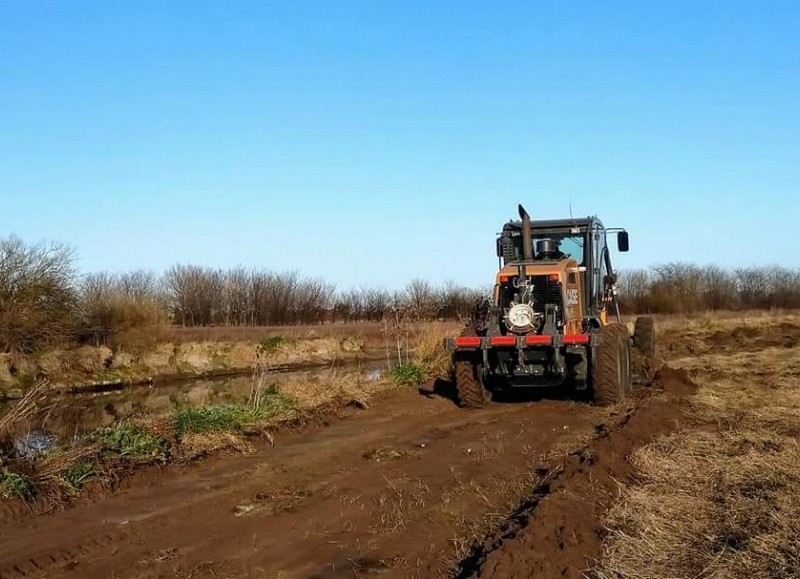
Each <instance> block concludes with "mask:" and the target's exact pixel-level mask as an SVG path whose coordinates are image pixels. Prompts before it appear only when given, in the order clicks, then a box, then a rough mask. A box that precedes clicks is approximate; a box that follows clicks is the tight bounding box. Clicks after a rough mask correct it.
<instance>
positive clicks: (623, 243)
mask: <svg viewBox="0 0 800 579" xmlns="http://www.w3.org/2000/svg"><path fill="white" fill-rule="evenodd" d="M628 241H629V240H628V232H627V231H620V232H619V233H617V249H619V250H620V251H621V252H622V253H625V252H626V251H628V250H629V249H630V245H629V244H628Z"/></svg>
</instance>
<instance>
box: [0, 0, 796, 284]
mask: <svg viewBox="0 0 800 579" xmlns="http://www.w3.org/2000/svg"><path fill="white" fill-rule="evenodd" d="M0 201H2V205H1V206H0V207H2V229H1V230H0V236H5V235H7V234H12V233H13V234H16V235H18V236H20V237H22V238H23V239H25V240H27V241H36V240H41V239H44V238H48V239H56V240H60V241H65V242H68V243H70V244H71V245H73V246H74V247H75V248H76V249H77V250H78V251H79V254H80V256H81V261H80V265H81V267H82V268H83V269H84V270H87V271H88V270H98V269H109V270H112V271H116V270H124V269H130V268H140V267H144V268H152V269H155V270H160V269H163V268H165V267H167V266H169V265H171V264H173V263H176V262H181V263H198V264H204V265H212V266H229V265H237V264H242V265H246V266H251V265H252V266H264V267H269V268H274V269H279V270H284V269H298V270H299V271H301V272H302V273H305V274H314V275H319V276H322V277H324V278H327V279H329V280H331V281H334V282H336V283H338V284H340V285H342V286H349V285H358V284H362V283H364V284H379V285H384V286H387V287H398V286H401V285H403V284H404V283H405V282H406V281H407V280H408V279H409V278H411V277H414V276H420V277H424V278H427V279H429V280H431V281H434V282H441V281H444V280H446V279H453V280H456V281H459V282H463V283H467V284H485V283H487V282H488V281H489V280H490V278H491V276H492V275H493V272H494V266H495V258H494V234H495V232H496V231H497V230H498V229H499V228H500V227H501V225H502V223H503V222H504V221H505V220H506V219H507V218H509V217H512V216H514V214H515V208H516V203H517V202H519V201H522V202H524V203H525V204H526V205H527V207H528V209H529V211H530V212H531V214H532V215H533V216H534V217H548V218H550V217H561V216H565V215H567V214H568V212H569V205H570V202H571V204H572V209H573V213H574V214H575V215H576V216H577V215H586V214H589V213H597V214H599V215H600V216H601V217H602V218H603V219H604V221H605V222H606V224H607V225H614V226H626V227H627V228H628V229H629V230H630V232H631V244H632V250H631V253H629V254H626V255H623V256H617V260H616V264H617V266H618V267H636V266H644V265H648V264H652V263H661V262H667V261H675V260H691V261H698V262H702V263H706V262H716V263H719V264H722V265H725V266H735V265H750V264H754V263H761V262H770V263H785V264H789V265H791V266H800V251H798V249H800V228H798V224H797V222H798V219H800V2H797V1H792V2H789V1H787V2H768V1H766V2H764V1H762V2H755V1H754V2H740V1H736V0H732V1H717V2H702V1H686V2H642V1H627V2H569V1H563V0H559V1H552V2H549V1H548V2H533V1H521V2H497V1H494V2H465V1H463V0H461V1H458V2H455V1H433V0H420V1H417V0H413V1H404V2H393V3H389V2H380V1H376V0H365V1H362V2H302V1H296V0H292V1H282V2H266V1H257V2H179V1H176V0H171V1H169V2H161V1H159V2H154V1H138V2H106V1H104V2H93V3H88V2H78V1H72V2H36V1H33V0H23V1H9V0H3V1H2V2H0Z"/></svg>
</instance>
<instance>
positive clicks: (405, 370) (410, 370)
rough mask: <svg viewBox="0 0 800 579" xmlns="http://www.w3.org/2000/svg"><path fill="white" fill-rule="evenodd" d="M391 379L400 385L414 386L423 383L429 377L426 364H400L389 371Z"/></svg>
mask: <svg viewBox="0 0 800 579" xmlns="http://www.w3.org/2000/svg"><path fill="white" fill-rule="evenodd" d="M388 376H389V380H391V381H392V382H393V383H395V384H397V385H398V386H414V385H416V384H422V383H423V382H424V381H425V378H426V377H427V372H426V371H425V366H423V365H422V364H420V363H419V362H407V363H405V364H398V365H397V366H395V367H394V368H392V369H391V370H390V371H389V374H388Z"/></svg>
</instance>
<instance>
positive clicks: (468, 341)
mask: <svg viewBox="0 0 800 579" xmlns="http://www.w3.org/2000/svg"><path fill="white" fill-rule="evenodd" d="M480 345H481V339H480V338H479V337H477V336H459V337H458V338H456V346H458V347H460V348H477V347H478V346H480Z"/></svg>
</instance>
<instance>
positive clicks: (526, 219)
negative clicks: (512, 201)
mask: <svg viewBox="0 0 800 579" xmlns="http://www.w3.org/2000/svg"><path fill="white" fill-rule="evenodd" d="M519 218H520V219H522V259H524V260H525V261H531V260H532V259H533V244H532V241H531V216H530V215H528V212H527V211H525V208H524V207H523V206H522V205H520V206H519Z"/></svg>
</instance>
